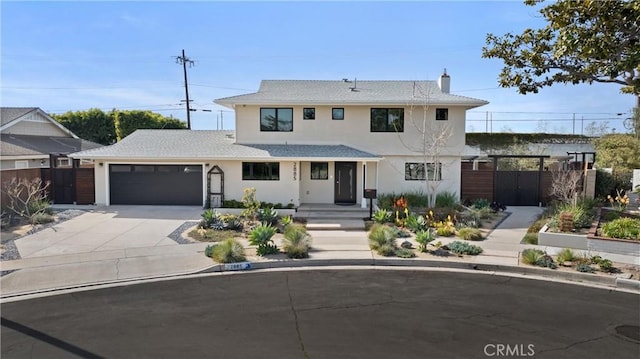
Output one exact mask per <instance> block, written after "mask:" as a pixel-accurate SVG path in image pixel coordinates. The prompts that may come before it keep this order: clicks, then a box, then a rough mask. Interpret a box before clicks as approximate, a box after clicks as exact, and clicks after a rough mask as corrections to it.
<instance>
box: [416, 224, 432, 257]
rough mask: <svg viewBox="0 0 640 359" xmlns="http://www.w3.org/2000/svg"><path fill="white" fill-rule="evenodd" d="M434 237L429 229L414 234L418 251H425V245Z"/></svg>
mask: <svg viewBox="0 0 640 359" xmlns="http://www.w3.org/2000/svg"><path fill="white" fill-rule="evenodd" d="M434 239H436V236H435V235H434V233H433V231H432V230H431V229H430V228H427V229H426V230H424V231H419V232H417V233H416V242H418V250H419V251H420V252H426V251H427V244H429V243H431V242H432V241H433V240H434Z"/></svg>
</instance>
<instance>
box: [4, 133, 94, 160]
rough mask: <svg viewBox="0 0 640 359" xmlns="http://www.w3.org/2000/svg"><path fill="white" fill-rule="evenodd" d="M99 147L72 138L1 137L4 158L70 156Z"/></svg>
mask: <svg viewBox="0 0 640 359" xmlns="http://www.w3.org/2000/svg"><path fill="white" fill-rule="evenodd" d="M99 147H102V145H101V144H98V143H95V142H91V141H87V140H82V139H78V138H72V137H49V136H29V135H11V134H3V135H0V152H1V153H2V156H30V155H48V154H50V153H61V154H68V153H72V152H77V151H82V150H88V149H92V148H99Z"/></svg>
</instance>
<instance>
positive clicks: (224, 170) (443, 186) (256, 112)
mask: <svg viewBox="0 0 640 359" xmlns="http://www.w3.org/2000/svg"><path fill="white" fill-rule="evenodd" d="M449 81H450V77H449V76H448V75H446V74H443V76H441V77H440V79H439V80H438V81H355V80H354V81H349V80H342V81H288V80H285V81H262V83H261V85H260V88H259V90H258V91H257V92H255V93H251V94H246V95H239V96H233V97H227V98H222V99H218V100H215V102H216V103H217V104H220V105H223V106H226V107H229V108H232V109H234V111H235V115H236V116H235V121H236V123H235V128H236V130H235V131H188V130H138V131H136V132H134V133H133V134H131V135H130V136H128V137H126V138H125V139H123V140H122V141H120V142H119V143H117V144H114V145H112V146H108V147H105V148H102V149H96V150H90V151H83V152H79V153H76V154H73V157H75V158H89V159H93V160H95V161H96V162H97V163H98V164H99V165H98V166H96V176H95V177H96V202H97V203H102V204H184V205H187V204H188V205H205V206H206V205H211V206H214V207H215V206H218V205H219V204H220V203H221V201H222V200H228V199H235V200H240V199H241V198H242V195H243V190H244V189H245V188H247V187H255V188H256V190H257V197H258V199H259V200H261V201H265V202H273V203H282V204H285V205H286V204H289V203H293V204H294V205H296V206H298V205H300V204H301V203H337V204H361V205H362V206H363V207H364V206H365V202H366V201H363V192H364V189H376V190H377V191H378V193H387V192H396V193H398V192H402V191H420V190H422V191H425V190H426V189H425V188H424V187H425V179H427V178H428V179H429V180H431V181H436V182H438V186H437V187H438V191H450V192H455V193H458V192H459V189H460V173H461V170H460V168H461V163H460V159H461V156H462V154H463V152H464V148H465V114H466V110H468V109H470V108H474V107H478V106H482V105H485V104H487V102H486V101H483V100H478V99H473V98H469V97H463V96H457V95H452V94H450V93H449V88H450V82H449Z"/></svg>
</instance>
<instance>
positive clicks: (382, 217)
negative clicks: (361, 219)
mask: <svg viewBox="0 0 640 359" xmlns="http://www.w3.org/2000/svg"><path fill="white" fill-rule="evenodd" d="M372 219H373V221H374V222H376V223H380V224H385V223H389V222H391V212H390V211H387V210H386V209H379V210H377V211H376V212H375V213H374V214H373V217H372Z"/></svg>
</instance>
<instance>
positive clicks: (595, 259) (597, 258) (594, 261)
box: [589, 256, 602, 264]
mask: <svg viewBox="0 0 640 359" xmlns="http://www.w3.org/2000/svg"><path fill="white" fill-rule="evenodd" d="M601 261H602V257H600V256H592V257H591V258H589V264H598V263H600V262H601Z"/></svg>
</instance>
